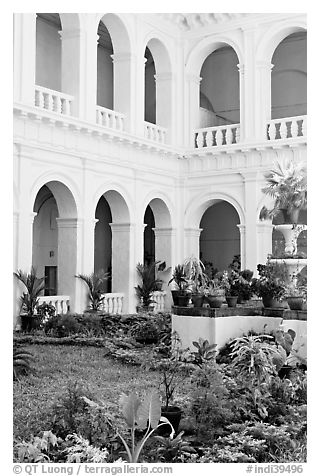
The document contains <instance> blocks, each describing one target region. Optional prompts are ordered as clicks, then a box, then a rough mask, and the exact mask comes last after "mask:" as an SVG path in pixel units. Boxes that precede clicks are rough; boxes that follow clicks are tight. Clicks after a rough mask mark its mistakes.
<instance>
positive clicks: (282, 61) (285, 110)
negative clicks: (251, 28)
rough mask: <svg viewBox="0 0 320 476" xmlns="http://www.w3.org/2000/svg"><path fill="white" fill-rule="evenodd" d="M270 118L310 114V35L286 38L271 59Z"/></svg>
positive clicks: (297, 34) (303, 33)
mask: <svg viewBox="0 0 320 476" xmlns="http://www.w3.org/2000/svg"><path fill="white" fill-rule="evenodd" d="M271 62H272V64H273V65H274V66H273V69H272V75H271V117H272V119H278V118H282V117H294V116H301V115H305V114H307V33H306V32H305V31H297V32H295V33H292V34H290V35H289V36H287V37H286V38H284V39H283V40H282V41H281V43H279V45H278V46H277V48H276V49H275V51H274V53H273V56H272V61H271Z"/></svg>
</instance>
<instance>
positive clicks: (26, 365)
mask: <svg viewBox="0 0 320 476" xmlns="http://www.w3.org/2000/svg"><path fill="white" fill-rule="evenodd" d="M31 360H33V354H32V353H31V352H29V351H27V350H25V349H23V348H22V347H20V346H19V345H18V344H14V345H13V380H18V379H19V377H20V376H21V375H25V374H27V373H29V372H30V370H31V367H30V361H31Z"/></svg>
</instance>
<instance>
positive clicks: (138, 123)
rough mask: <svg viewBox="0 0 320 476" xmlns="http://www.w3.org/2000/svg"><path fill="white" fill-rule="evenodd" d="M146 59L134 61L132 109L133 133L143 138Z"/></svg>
mask: <svg viewBox="0 0 320 476" xmlns="http://www.w3.org/2000/svg"><path fill="white" fill-rule="evenodd" d="M146 61H147V60H146V58H145V57H144V56H142V57H141V58H140V57H138V58H136V61H135V78H136V80H135V84H134V87H135V89H134V96H135V105H134V106H135V107H134V118H135V119H134V123H133V133H134V134H135V135H137V136H140V137H143V136H144V107H145V106H144V102H145V97H144V89H145V63H146Z"/></svg>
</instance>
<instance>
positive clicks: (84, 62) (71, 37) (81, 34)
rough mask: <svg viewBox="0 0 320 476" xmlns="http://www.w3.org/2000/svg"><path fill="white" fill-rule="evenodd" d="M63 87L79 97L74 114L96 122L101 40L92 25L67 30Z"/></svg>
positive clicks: (62, 73) (64, 33) (65, 91)
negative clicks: (99, 42) (98, 61)
mask: <svg viewBox="0 0 320 476" xmlns="http://www.w3.org/2000/svg"><path fill="white" fill-rule="evenodd" d="M60 35H61V40H62V45H61V46H62V64H61V89H62V91H63V92H64V93H67V94H71V95H72V96H74V97H75V102H74V111H73V115H75V116H78V117H79V118H80V119H83V120H85V121H88V122H96V105H97V42H98V39H99V36H98V35H97V31H96V30H95V29H94V28H93V26H92V25H90V26H88V27H87V28H86V29H85V30H84V29H83V30H80V29H74V30H63V31H62V32H60Z"/></svg>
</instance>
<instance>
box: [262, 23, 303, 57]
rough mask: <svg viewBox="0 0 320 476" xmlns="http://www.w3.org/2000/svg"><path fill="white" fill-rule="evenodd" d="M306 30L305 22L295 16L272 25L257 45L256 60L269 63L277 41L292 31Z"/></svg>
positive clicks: (279, 41)
mask: <svg viewBox="0 0 320 476" xmlns="http://www.w3.org/2000/svg"><path fill="white" fill-rule="evenodd" d="M306 30H307V24H306V22H305V21H304V20H301V19H296V18H292V19H291V18H290V19H288V20H284V21H282V22H279V23H277V24H276V25H273V26H272V27H271V28H269V29H268V30H267V31H266V32H265V33H264V35H263V37H262V39H261V41H260V42H259V44H258V46H257V53H256V57H257V61H259V62H260V61H262V62H268V63H271V59H272V56H273V53H274V52H275V50H276V48H277V46H278V45H279V43H281V41H282V40H284V38H286V37H287V36H289V35H291V34H292V33H296V32H298V31H306Z"/></svg>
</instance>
